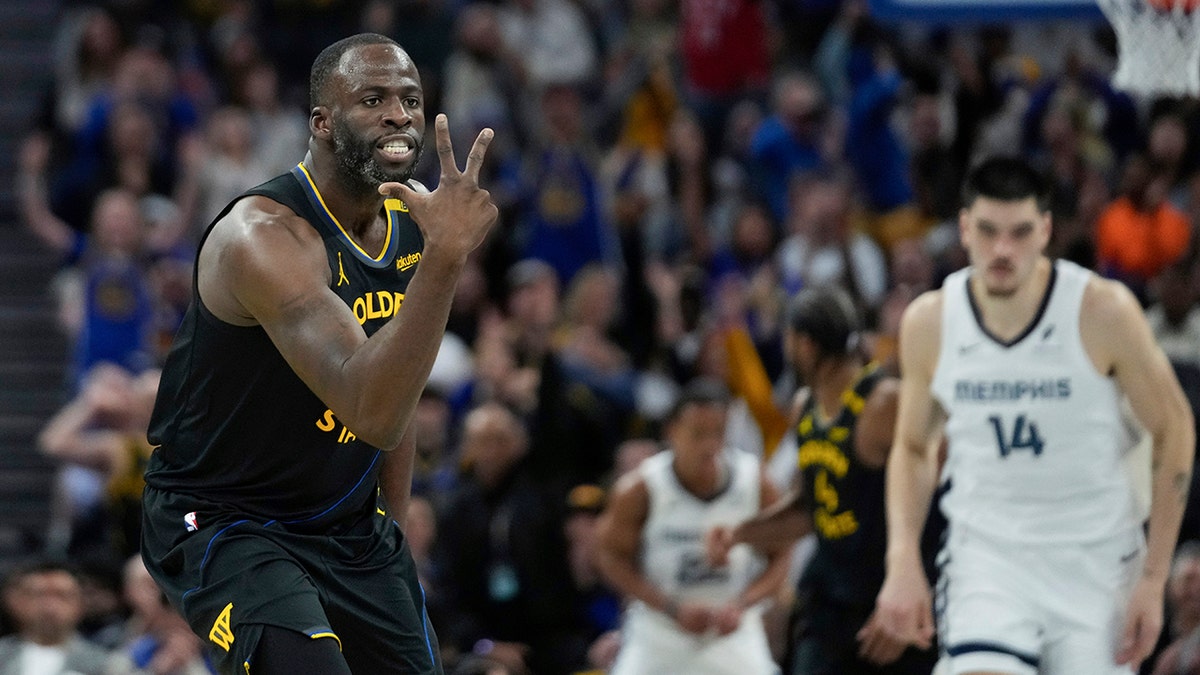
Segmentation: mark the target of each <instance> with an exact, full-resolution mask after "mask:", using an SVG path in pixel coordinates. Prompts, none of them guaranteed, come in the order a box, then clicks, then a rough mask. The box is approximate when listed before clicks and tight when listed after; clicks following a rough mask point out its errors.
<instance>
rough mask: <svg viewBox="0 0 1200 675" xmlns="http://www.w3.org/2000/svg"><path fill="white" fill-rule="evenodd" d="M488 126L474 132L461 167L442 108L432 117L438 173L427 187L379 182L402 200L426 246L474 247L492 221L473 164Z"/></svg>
mask: <svg viewBox="0 0 1200 675" xmlns="http://www.w3.org/2000/svg"><path fill="white" fill-rule="evenodd" d="M492 135H493V134H492V130H491V129H484V130H483V131H480V132H479V136H478V137H477V138H476V139H475V144H474V145H472V146H471V152H469V153H467V164H466V167H465V168H464V169H463V170H462V171H459V170H458V166H457V165H455V163H454V147H453V146H452V145H451V144H450V125H449V123H448V122H447V121H446V116H445V115H444V114H439V115H438V116H437V119H436V120H435V121H434V142H435V144H436V146H437V153H438V161H439V162H440V163H441V166H442V173H441V178H439V179H438V186H437V189H436V190H434V191H433V192H417V191H416V190H414V189H412V188H411V187H409V186H408V185H405V184H404V183H396V182H391V183H384V184H382V185H380V186H379V193H380V194H382V195H385V196H388V197H395V198H397V199H400V200H401V201H403V202H404V203H405V205H407V206H408V211H409V214H410V215H412V219H413V220H414V221H416V223H417V226H418V227H420V228H421V234H422V235H423V236H424V237H425V248H426V250H427V251H435V250H442V251H446V252H448V253H450V254H452V255H456V256H458V257H461V258H465V257H466V255H467V254H468V253H470V252H471V251H473V250H475V248H476V247H478V246H479V244H480V243H482V242H483V239H484V237H486V236H487V233H488V230H489V229H491V227H492V224H493V223H495V222H496V216H497V215H498V213H499V212H498V210H497V209H496V205H495V204H493V203H492V197H491V195H490V194H488V191H487V190H484V189H482V188H480V187H479V167H480V166H481V165H482V164H483V157H484V155H485V154H486V153H487V148H488V144H489V143H491V142H492Z"/></svg>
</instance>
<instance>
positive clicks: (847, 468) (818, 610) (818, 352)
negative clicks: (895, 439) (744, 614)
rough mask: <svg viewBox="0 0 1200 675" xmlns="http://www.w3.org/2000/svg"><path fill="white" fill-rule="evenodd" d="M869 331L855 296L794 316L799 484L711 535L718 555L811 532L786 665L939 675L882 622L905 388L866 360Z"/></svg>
mask: <svg viewBox="0 0 1200 675" xmlns="http://www.w3.org/2000/svg"><path fill="white" fill-rule="evenodd" d="M861 328H862V326H861V320H860V318H859V314H858V310H857V309H856V308H855V306H854V302H853V300H851V299H850V296H849V294H847V293H846V292H845V291H843V290H841V289H839V288H836V287H832V286H826V287H813V288H806V289H804V290H802V291H800V292H799V293H798V294H796V296H795V297H794V298H793V299H792V301H791V303H790V305H789V307H788V330H787V333H786V334H785V337H784V349H785V351H786V352H787V354H788V356H789V359H790V361H791V363H792V364H793V367H794V368H795V370H796V378H797V381H798V382H802V383H804V384H805V385H806V386H805V387H804V388H803V389H801V390H800V391H799V392H798V393H797V394H796V397H795V401H794V406H793V411H792V416H791V419H792V423H791V427H792V428H793V429H794V430H795V433H796V440H797V445H796V447H797V448H798V449H799V451H798V455H797V462H798V465H799V468H800V473H799V476H798V478H799V480H800V484H799V485H798V486H797V489H794V490H792V491H791V492H790V493H789V494H788V496H786V497H785V498H784V499H783V500H781V501H780V502H779V503H778V504H777V505H775V506H773V507H771V508H769V509H766V510H764V511H762V512H760V513H759V514H756V515H755V516H754V517H753V518H750V519H748V520H747V521H745V522H743V523H741V524H739V525H737V526H736V527H734V528H731V529H730V528H716V529H714V530H713V531H712V533H711V534H710V541H709V545H710V556H711V557H713V558H714V559H717V560H720V559H722V558H723V557H724V556H725V555H726V551H728V548H729V547H730V546H732V545H734V544H738V543H748V544H750V545H752V546H754V547H755V548H758V549H760V550H763V551H774V550H777V549H779V548H780V547H783V546H790V545H791V544H792V543H794V542H795V540H796V539H797V538H799V537H800V536H801V535H802V534H806V533H808V532H810V531H812V532H815V533H816V536H817V546H816V551H815V552H814V554H813V557H812V559H811V560H810V561H809V563H808V565H807V566H806V567H805V570H804V574H803V576H802V577H801V579H800V584H799V591H798V593H797V598H798V600H799V602H798V604H797V610H798V614H797V615H796V616H795V617H793V631H792V633H793V634H794V637H793V638H792V639H791V641H790V644H789V656H788V657H787V659H786V660H785V663H784V666H785V668H787V672H789V673H797V674H799V673H803V674H804V675H858V674H860V673H863V674H867V673H872V674H873V673H887V674H890V675H899V674H901V673H904V674H911V675H929V672H930V671H931V670H933V666H934V662H935V661H936V655H935V653H934V651H933V650H932V649H930V648H929V646H930V645H929V644H928V643H922V644H920V645H916V646H913V648H911V649H910V648H909V647H910V645H909V644H908V643H907V642H904V641H900V640H890V639H889V636H888V635H886V634H883V633H881V632H880V630H879V627H878V624H877V622H875V621H874V620H873V619H872V612H873V610H874V609H875V596H876V595H877V594H878V593H879V587H880V585H882V584H883V556H884V550H885V548H886V540H885V535H886V532H885V521H884V513H883V480H884V465H885V464H886V462H887V455H888V452H889V451H890V450H891V444H892V428H893V424H894V422H895V419H896V400H897V394H898V391H899V381H898V380H897V379H896V378H894V377H888V376H886V375H885V374H884V373H883V371H882V369H881V368H880V367H879V366H878V365H877V364H875V363H867V362H866V360H865V359H864V358H863V356H862V352H861V350H860V349H858V344H857V343H858V340H859V332H860V330H861Z"/></svg>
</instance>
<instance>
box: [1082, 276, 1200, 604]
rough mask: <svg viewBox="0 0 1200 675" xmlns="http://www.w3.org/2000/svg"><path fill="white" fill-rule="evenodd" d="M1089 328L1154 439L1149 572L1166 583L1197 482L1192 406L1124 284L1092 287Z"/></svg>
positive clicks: (1085, 323)
mask: <svg viewBox="0 0 1200 675" xmlns="http://www.w3.org/2000/svg"><path fill="white" fill-rule="evenodd" d="M1082 332H1083V338H1084V345H1085V347H1086V348H1087V350H1088V353H1089V356H1091V357H1092V359H1093V362H1094V363H1096V364H1097V365H1098V366H1100V367H1101V369H1102V372H1103V366H1105V365H1107V366H1109V369H1110V371H1111V373H1112V375H1113V377H1114V378H1115V379H1116V381H1117V384H1118V385H1120V388H1121V390H1122V391H1123V392H1124V393H1125V395H1126V396H1128V397H1129V403H1130V405H1131V406H1132V407H1133V412H1134V414H1135V415H1137V418H1138V420H1139V421H1140V422H1141V423H1142V426H1144V427H1145V428H1146V430H1147V431H1148V432H1149V433H1150V436H1151V438H1152V439H1153V443H1154V449H1153V464H1152V480H1153V483H1152V490H1153V492H1152V497H1151V503H1150V520H1149V531H1148V534H1147V547H1148V550H1147V557H1146V563H1145V568H1144V570H1145V571H1144V573H1143V576H1144V577H1146V578H1148V579H1150V580H1152V581H1154V582H1155V583H1156V584H1157V585H1158V586H1159V587H1160V588H1161V587H1162V585H1164V584H1165V583H1166V580H1167V575H1168V572H1169V571H1170V566H1171V555H1172V553H1173V551H1174V549H1175V540H1176V537H1177V536H1178V535H1179V524H1180V521H1181V520H1182V518H1183V510H1184V506H1185V505H1186V503H1187V496H1188V486H1189V485H1190V484H1191V475H1192V453H1193V449H1194V447H1195V427H1194V422H1193V420H1192V412H1191V408H1190V407H1189V406H1188V402H1187V399H1186V397H1185V396H1184V394H1183V391H1182V390H1181V389H1180V387H1179V382H1178V380H1176V379H1175V374H1174V372H1173V371H1172V370H1171V365H1170V363H1169V362H1168V361H1167V357H1166V356H1165V355H1164V354H1163V352H1162V349H1161V348H1159V346H1158V345H1157V344H1156V343H1155V341H1154V336H1153V334H1152V333H1151V331H1150V327H1149V325H1148V324H1147V323H1146V320H1145V317H1144V315H1143V314H1142V310H1141V307H1140V306H1139V305H1138V303H1137V300H1136V299H1135V298H1134V297H1133V294H1132V293H1130V292H1129V290H1128V289H1126V288H1125V287H1124V286H1122V285H1120V284H1117V283H1114V282H1108V281H1102V280H1098V279H1097V280H1093V281H1092V282H1091V283H1090V284H1089V286H1088V288H1087V291H1086V292H1085V295H1084V305H1083V310H1082Z"/></svg>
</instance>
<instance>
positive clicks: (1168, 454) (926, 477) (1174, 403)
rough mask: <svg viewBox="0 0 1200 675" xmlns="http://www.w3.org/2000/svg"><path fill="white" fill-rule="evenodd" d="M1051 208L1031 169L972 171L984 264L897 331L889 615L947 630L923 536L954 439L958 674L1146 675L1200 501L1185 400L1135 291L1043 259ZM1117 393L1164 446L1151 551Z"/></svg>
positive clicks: (953, 280) (952, 632) (964, 231)
mask: <svg viewBox="0 0 1200 675" xmlns="http://www.w3.org/2000/svg"><path fill="white" fill-rule="evenodd" d="M1047 197H1048V195H1047V191H1046V188H1045V182H1044V181H1043V180H1042V178H1041V177H1040V175H1039V174H1038V173H1037V172H1036V171H1035V170H1033V169H1032V168H1031V167H1030V166H1029V165H1028V164H1027V163H1025V162H1024V161H1022V160H1020V159H1016V158H993V159H989V160H987V161H985V162H983V163H982V164H980V165H979V166H978V167H977V168H975V169H974V170H973V171H972V172H971V174H970V175H969V176H968V179H967V183H966V186H965V189H964V208H963V210H962V212H961V214H960V217H959V230H960V237H961V240H962V243H963V246H964V247H965V248H966V249H967V252H968V254H969V256H970V260H971V267H970V268H968V269H966V270H962V271H960V272H957V273H955V274H952V275H951V276H950V277H948V278H947V280H946V282H945V284H944V285H943V286H942V288H941V289H940V290H938V291H932V292H930V293H926V294H925V295H923V296H921V297H920V298H918V299H917V300H915V301H914V302H913V303H912V305H911V306H910V307H909V308H908V309H907V310H906V312H905V315H904V319H903V321H902V322H901V333H900V360H901V371H902V373H903V379H902V383H901V390H900V408H899V415H898V419H897V428H896V440H895V447H894V448H893V450H892V453H891V460H890V462H889V466H888V476H887V493H888V494H887V510H888V554H887V576H886V579H885V581H884V585H883V588H882V590H881V591H880V593H879V599H878V608H877V611H878V613H879V615H880V619H881V621H883V622H884V623H885V624H886V626H887V630H888V631H890V632H891V633H892V635H893V636H894V637H895V638H896V639H906V640H911V641H919V640H923V639H927V638H928V636H929V635H930V633H931V632H932V631H933V617H932V611H931V610H932V602H931V597H930V591H929V585H928V583H927V581H926V579H925V577H924V572H923V570H922V567H921V560H920V553H919V546H918V538H919V536H920V532H921V525H922V524H923V521H924V517H925V513H926V510H927V507H928V504H929V500H930V498H931V495H932V493H933V491H934V487H935V482H936V473H937V457H936V447H937V443H936V441H937V440H938V438H939V437H940V434H941V433H942V432H944V434H945V438H946V440H947V442H948V446H947V455H946V463H945V465H944V467H943V470H942V481H943V483H942V484H943V487H944V489H945V490H946V492H945V495H944V496H943V497H942V501H941V504H942V510H943V512H944V513H945V515H946V517H947V520H948V521H949V533H948V537H947V541H946V545H945V548H944V550H943V551H942V567H941V575H940V578H939V580H938V603H937V605H938V609H939V621H938V630H939V638H940V639H939V643H940V646H941V649H942V653H943V665H944V667H947V669H948V672H949V673H952V674H954V675H962V674H964V673H966V674H971V675H992V674H997V673H1003V674H1011V675H1032V674H1034V673H1041V674H1043V675H1046V674H1053V675H1068V674H1069V675H1075V674H1077V673H1088V674H1089V675H1109V674H1113V675H1116V674H1121V673H1131V672H1134V671H1136V669H1137V666H1138V664H1139V663H1140V662H1141V661H1142V660H1143V659H1144V658H1145V657H1146V656H1147V655H1148V654H1149V653H1150V652H1151V650H1152V649H1153V647H1154V644H1155V641H1156V640H1157V638H1158V634H1159V631H1160V630H1161V627H1162V612H1163V588H1164V584H1165V581H1166V577H1167V572H1168V569H1169V566H1170V561H1171V553H1172V549H1173V548H1174V544H1175V541H1176V537H1177V536H1178V530H1179V523H1180V519H1181V517H1182V514H1183V507H1184V503H1185V501H1186V499H1187V488H1188V484H1189V482H1190V478H1189V477H1190V475H1191V462H1192V447H1193V437H1194V430H1193V426H1192V418H1191V412H1190V409H1189V407H1188V404H1187V401H1186V400H1185V398H1184V396H1183V393H1182V392H1181V391H1180V388H1179V384H1178V382H1177V381H1176V380H1175V377H1174V374H1173V372H1172V370H1171V367H1170V365H1169V364H1168V362H1167V359H1166V357H1165V356H1164V355H1163V353H1162V351H1161V350H1160V349H1159V348H1158V346H1157V345H1156V344H1155V342H1154V339H1153V337H1152V335H1151V333H1150V330H1149V328H1148V326H1147V324H1146V321H1145V318H1144V316H1143V315H1142V312H1141V308H1140V306H1139V305H1138V303H1137V301H1136V300H1135V299H1134V297H1133V295H1132V294H1131V293H1130V292H1129V291H1128V290H1127V289H1126V288H1125V287H1124V286H1122V285H1120V284H1119V283H1116V282H1113V281H1106V280H1103V279H1101V278H1099V277H1097V276H1096V275H1094V274H1092V273H1091V272H1088V271H1086V270H1084V269H1082V268H1080V267H1078V266H1075V265H1073V264H1070V263H1066V262H1062V261H1059V262H1053V261H1051V260H1049V259H1048V258H1047V257H1046V256H1045V255H1044V251H1045V247H1046V245H1047V243H1048V242H1049V238H1050V227H1051V224H1050V214H1049V212H1048V210H1047V206H1046V203H1047ZM1122 394H1123V395H1125V396H1127V397H1128V399H1129V402H1130V404H1131V406H1132V409H1133V412H1134V413H1135V415H1136V416H1137V418H1138V420H1139V421H1140V422H1141V424H1142V425H1143V426H1144V427H1145V428H1146V430H1147V431H1148V432H1149V433H1150V434H1151V437H1152V438H1153V442H1154V448H1153V457H1154V463H1153V464H1154V469H1153V484H1152V499H1151V508H1150V515H1149V519H1148V528H1147V530H1146V531H1147V533H1148V535H1147V537H1146V538H1145V540H1143V535H1142V531H1143V530H1142V519H1141V513H1140V511H1139V508H1138V503H1137V500H1136V498H1135V495H1134V488H1133V485H1132V481H1131V480H1130V477H1129V474H1128V471H1127V470H1126V468H1125V467H1124V465H1123V463H1122V459H1123V453H1124V452H1125V451H1126V450H1127V449H1128V447H1129V446H1130V444H1131V442H1132V438H1131V437H1130V435H1129V432H1128V430H1127V429H1126V427H1125V426H1124V424H1123V422H1122V411H1121V396H1122Z"/></svg>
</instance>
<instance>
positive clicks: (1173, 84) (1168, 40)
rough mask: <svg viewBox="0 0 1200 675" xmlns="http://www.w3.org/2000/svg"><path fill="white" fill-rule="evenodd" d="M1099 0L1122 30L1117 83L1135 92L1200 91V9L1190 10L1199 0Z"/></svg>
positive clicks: (1175, 93)
mask: <svg viewBox="0 0 1200 675" xmlns="http://www.w3.org/2000/svg"><path fill="white" fill-rule="evenodd" d="M1158 1H1159V2H1160V4H1161V3H1162V2H1170V4H1171V5H1172V8H1171V9H1157V8H1155V7H1152V6H1151V5H1150V4H1149V2H1150V0H1099V3H1100V8H1101V9H1102V10H1104V14H1105V16H1107V17H1108V21H1109V23H1111V24H1112V27H1113V30H1115V31H1116V33H1117V70H1116V72H1115V73H1113V77H1112V83H1113V86H1114V87H1116V88H1117V89H1121V90H1124V91H1126V92H1129V93H1131V94H1138V95H1151V96H1164V95H1165V96H1196V95H1197V94H1200V10H1196V11H1186V10H1185V7H1186V5H1188V4H1194V0H1158Z"/></svg>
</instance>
